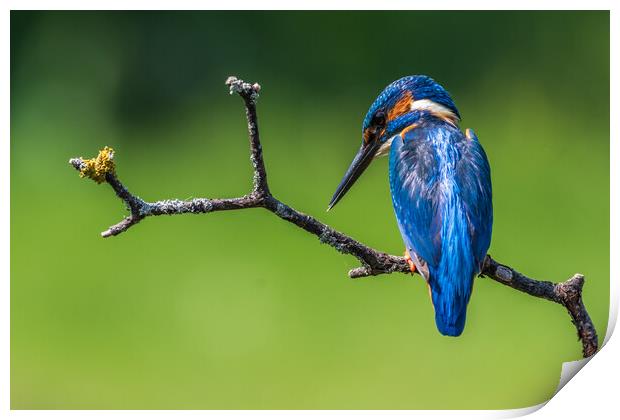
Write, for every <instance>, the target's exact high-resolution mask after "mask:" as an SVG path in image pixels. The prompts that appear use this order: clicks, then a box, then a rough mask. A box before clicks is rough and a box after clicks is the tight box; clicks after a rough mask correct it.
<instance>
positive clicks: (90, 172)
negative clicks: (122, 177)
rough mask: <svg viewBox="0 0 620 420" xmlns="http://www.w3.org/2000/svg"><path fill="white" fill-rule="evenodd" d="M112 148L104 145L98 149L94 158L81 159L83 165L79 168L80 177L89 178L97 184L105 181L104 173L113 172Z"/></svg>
mask: <svg viewBox="0 0 620 420" xmlns="http://www.w3.org/2000/svg"><path fill="white" fill-rule="evenodd" d="M113 159H114V149H112V148H111V147H108V146H106V147H104V148H103V149H102V150H100V151H99V154H98V155H97V157H96V158H92V159H82V162H84V163H83V165H82V168H81V169H80V176H81V177H82V178H85V177H86V178H90V179H92V180H93V181H95V182H96V183H97V184H101V183H102V182H104V181H105V176H106V174H114V160H113Z"/></svg>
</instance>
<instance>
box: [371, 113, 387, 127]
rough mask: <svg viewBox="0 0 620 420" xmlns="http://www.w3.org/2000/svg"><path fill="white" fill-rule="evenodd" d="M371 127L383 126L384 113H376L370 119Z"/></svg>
mask: <svg viewBox="0 0 620 420" xmlns="http://www.w3.org/2000/svg"><path fill="white" fill-rule="evenodd" d="M372 123H373V125H377V126H384V125H385V113H384V112H383V111H377V113H376V114H375V116H374V117H373V118H372Z"/></svg>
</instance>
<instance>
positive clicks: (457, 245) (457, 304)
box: [429, 198, 477, 337]
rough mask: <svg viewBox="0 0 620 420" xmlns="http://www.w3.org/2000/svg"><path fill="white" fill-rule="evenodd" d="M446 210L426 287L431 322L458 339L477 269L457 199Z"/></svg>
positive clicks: (464, 220)
mask: <svg viewBox="0 0 620 420" xmlns="http://www.w3.org/2000/svg"><path fill="white" fill-rule="evenodd" d="M455 201H456V202H453V203H452V204H453V206H451V207H452V208H449V209H447V210H448V211H447V214H446V216H448V217H446V218H445V219H444V220H449V222H448V223H445V224H444V226H442V253H441V260H440V262H439V264H438V265H437V266H436V267H433V268H431V271H430V273H429V274H430V276H429V277H430V278H429V286H430V288H431V299H432V301H433V306H434V307H435V323H436V324H437V329H438V330H439V332H440V333H442V334H443V335H448V336H453V337H456V336H459V335H461V333H462V332H463V329H464V328H465V318H466V315H467V304H468V303H469V298H470V296H471V292H472V288H473V282H474V276H475V275H476V272H477V268H476V263H475V260H474V255H473V250H472V244H471V238H470V235H469V231H468V223H467V218H466V216H465V213H464V212H463V210H462V208H461V206H460V205H459V204H460V203H459V200H458V198H457V199H456V200H455Z"/></svg>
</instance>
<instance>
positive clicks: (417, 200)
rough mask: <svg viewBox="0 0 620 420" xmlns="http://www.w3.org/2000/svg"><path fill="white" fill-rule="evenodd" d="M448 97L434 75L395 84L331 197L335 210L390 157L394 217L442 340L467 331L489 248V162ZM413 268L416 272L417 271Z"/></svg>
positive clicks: (371, 113) (373, 112)
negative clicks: (371, 168) (379, 159)
mask: <svg viewBox="0 0 620 420" xmlns="http://www.w3.org/2000/svg"><path fill="white" fill-rule="evenodd" d="M459 120H460V115H459V111H458V109H457V108H456V105H455V104H454V102H453V101H452V98H451V97H450V94H449V93H448V92H447V91H446V90H445V89H444V88H443V87H442V86H441V85H440V84H438V83H437V82H435V81H434V80H433V79H431V78H430V77H428V76H422V75H417V76H406V77H403V78H400V79H398V80H396V81H394V82H392V83H390V84H389V85H388V86H387V87H386V88H385V89H384V90H383V91H382V92H381V93H380V94H379V96H378V97H377V99H375V101H374V102H373V103H372V105H371V106H370V108H369V110H368V112H367V114H366V117H365V118H364V122H363V125H362V145H361V147H360V149H359V151H358V153H357V155H356V156H355V158H354V159H353V162H352V163H351V165H350V166H349V169H348V170H347V172H346V174H345V176H344V178H343V180H342V181H341V183H340V185H339V186H338V188H337V190H336V193H335V194H334V196H333V197H332V200H331V202H330V204H329V208H331V207H333V206H334V205H335V204H336V203H337V202H338V201H339V200H340V199H341V198H342V196H343V195H344V194H345V193H346V192H347V191H348V190H349V189H350V188H351V185H352V184H353V183H354V182H355V181H356V180H357V179H358V178H359V176H360V175H361V173H362V172H363V171H364V170H365V169H366V168H367V167H368V165H369V164H370V162H371V161H372V159H373V158H374V157H376V156H383V155H385V154H387V153H388V151H389V155H390V188H391V192H392V201H393V204H394V211H395V213H396V219H397V221H398V227H399V228H400V232H401V235H402V237H403V239H404V242H405V245H406V247H407V251H408V253H409V255H410V256H411V259H412V261H413V263H414V264H415V269H416V270H417V271H418V272H419V273H420V274H421V275H422V276H423V277H424V278H425V279H426V281H427V282H428V285H429V288H430V292H431V293H430V294H431V299H432V301H433V306H434V307H435V321H436V324H437V328H438V329H439V331H440V332H441V333H442V334H445V335H450V336H458V335H460V334H461V333H462V332H463V328H464V326H465V317H466V311H467V304H468V302H469V298H470V296H471V292H472V287H473V281H474V277H475V276H476V275H477V274H478V273H480V271H481V268H482V267H481V265H482V263H483V261H484V258H485V256H486V253H487V250H488V248H489V245H490V242H491V226H492V224H493V208H492V204H491V175H490V169H489V163H488V161H487V157H486V155H485V153H484V150H483V149H482V146H481V145H480V143H479V142H478V138H477V137H476V136H475V135H474V134H473V132H471V131H469V130H468V131H467V134H463V132H461V130H460V128H459V126H458V122H459ZM413 269H414V267H412V270H413Z"/></svg>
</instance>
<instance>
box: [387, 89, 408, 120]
mask: <svg viewBox="0 0 620 420" xmlns="http://www.w3.org/2000/svg"><path fill="white" fill-rule="evenodd" d="M412 99H413V96H412V95H411V92H409V91H407V92H405V95H404V96H403V97H402V98H401V99H399V100H398V102H396V103H395V104H394V106H393V107H392V109H390V111H389V112H388V121H392V120H393V119H394V118H397V117H399V116H400V115H403V114H406V113H407V112H409V109H410V108H411V101H412Z"/></svg>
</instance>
